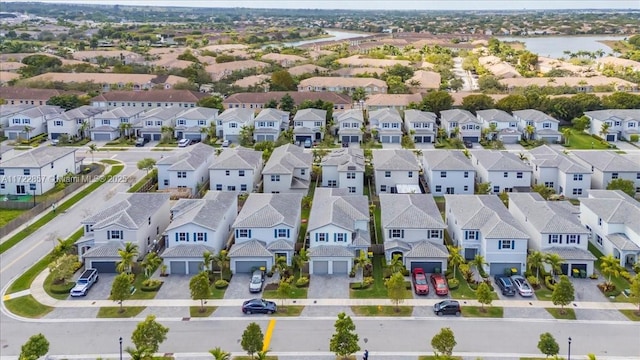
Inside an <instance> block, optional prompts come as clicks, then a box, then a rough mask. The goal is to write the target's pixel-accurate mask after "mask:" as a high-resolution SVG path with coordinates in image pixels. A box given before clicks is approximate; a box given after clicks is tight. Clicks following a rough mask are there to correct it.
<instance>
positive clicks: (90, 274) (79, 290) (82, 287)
mask: <svg viewBox="0 0 640 360" xmlns="http://www.w3.org/2000/svg"><path fill="white" fill-rule="evenodd" d="M96 282H98V270H96V269H87V270H85V271H84V272H83V273H82V275H80V277H79V278H78V280H76V286H74V287H73V289H71V296H73V297H76V296H85V295H87V293H88V292H89V289H90V288H91V286H93V284H94V283H96Z"/></svg>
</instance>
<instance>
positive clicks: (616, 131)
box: [584, 109, 640, 142]
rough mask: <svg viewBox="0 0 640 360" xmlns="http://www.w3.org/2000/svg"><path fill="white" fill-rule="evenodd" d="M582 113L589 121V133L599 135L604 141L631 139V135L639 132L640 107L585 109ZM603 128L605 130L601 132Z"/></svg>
mask: <svg viewBox="0 0 640 360" xmlns="http://www.w3.org/2000/svg"><path fill="white" fill-rule="evenodd" d="M584 115H585V116H586V117H588V118H589V120H590V121H591V122H590V125H589V134H591V135H597V136H600V137H602V138H604V139H605V140H606V141H611V142H616V141H618V140H620V139H623V140H627V141H631V135H639V134H640V109H608V110H596V111H586V112H585V113H584ZM605 124H606V125H605ZM604 129H606V130H607V131H606V132H603V130H604Z"/></svg>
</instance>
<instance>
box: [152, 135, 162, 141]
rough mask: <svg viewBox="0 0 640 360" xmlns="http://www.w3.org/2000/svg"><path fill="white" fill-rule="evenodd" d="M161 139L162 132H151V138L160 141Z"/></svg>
mask: <svg viewBox="0 0 640 360" xmlns="http://www.w3.org/2000/svg"><path fill="white" fill-rule="evenodd" d="M161 139H162V134H151V140H154V141H160V140H161Z"/></svg>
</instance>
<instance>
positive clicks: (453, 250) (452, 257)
mask: <svg viewBox="0 0 640 360" xmlns="http://www.w3.org/2000/svg"><path fill="white" fill-rule="evenodd" d="M447 250H449V265H452V266H453V277H454V278H455V277H456V276H457V275H456V272H457V270H458V266H460V264H464V261H465V260H464V256H462V248H461V247H456V246H453V245H447Z"/></svg>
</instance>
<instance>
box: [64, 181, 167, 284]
mask: <svg viewBox="0 0 640 360" xmlns="http://www.w3.org/2000/svg"><path fill="white" fill-rule="evenodd" d="M116 196H118V198H117V199H118V200H119V201H117V202H116V203H115V204H114V205H111V206H109V207H105V208H101V209H99V210H96V212H95V213H94V214H92V215H90V216H88V217H86V218H84V219H83V220H81V221H80V223H81V224H82V227H83V229H84V235H83V236H82V238H80V240H78V241H76V243H75V245H76V246H77V247H78V255H79V256H80V261H83V262H84V264H85V267H86V268H94V269H97V270H98V273H105V274H110V273H111V274H112V273H116V264H117V263H118V262H119V261H120V255H119V254H118V250H119V249H122V248H124V246H125V243H132V244H134V245H137V247H138V254H139V255H138V257H139V259H141V258H143V257H144V256H145V255H146V254H147V252H149V251H151V250H156V249H157V244H158V243H159V241H161V240H162V234H163V233H164V231H165V229H166V228H167V226H168V225H169V217H170V211H169V210H170V205H169V194H162V193H132V194H129V193H122V194H117V195H116Z"/></svg>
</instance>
